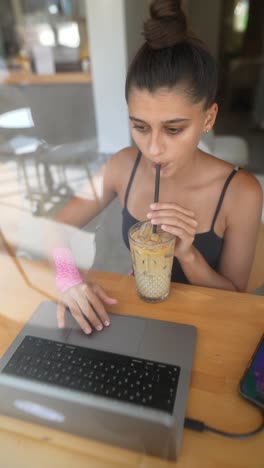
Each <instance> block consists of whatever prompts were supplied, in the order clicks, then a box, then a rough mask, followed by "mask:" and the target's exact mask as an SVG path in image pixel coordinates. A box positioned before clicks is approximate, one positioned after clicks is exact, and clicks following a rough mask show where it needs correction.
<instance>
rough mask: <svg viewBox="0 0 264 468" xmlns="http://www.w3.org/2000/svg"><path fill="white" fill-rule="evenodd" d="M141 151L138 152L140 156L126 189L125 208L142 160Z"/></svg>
mask: <svg viewBox="0 0 264 468" xmlns="http://www.w3.org/2000/svg"><path fill="white" fill-rule="evenodd" d="M141 155H142V153H141V151H139V152H138V155H137V159H136V161H135V164H134V166H133V169H132V172H131V175H130V179H129V181H128V184H127V189H126V194H125V202H124V208H126V207H127V200H128V195H129V192H130V188H131V185H132V182H133V179H134V177H135V173H136V170H137V167H138V165H139V161H140V159H141Z"/></svg>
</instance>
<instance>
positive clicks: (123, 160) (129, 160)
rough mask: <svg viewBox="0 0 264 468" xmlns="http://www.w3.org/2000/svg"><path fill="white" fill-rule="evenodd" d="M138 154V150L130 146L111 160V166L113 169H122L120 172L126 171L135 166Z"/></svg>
mask: <svg viewBox="0 0 264 468" xmlns="http://www.w3.org/2000/svg"><path fill="white" fill-rule="evenodd" d="M137 154H138V149H137V148H135V147H133V146H128V147H127V148H123V149H122V150H120V151H118V152H117V153H115V154H114V155H113V156H112V157H111V159H110V160H109V164H111V166H112V167H120V170H121V169H124V168H125V167H129V166H131V165H133V164H134V162H135V160H136V157H137Z"/></svg>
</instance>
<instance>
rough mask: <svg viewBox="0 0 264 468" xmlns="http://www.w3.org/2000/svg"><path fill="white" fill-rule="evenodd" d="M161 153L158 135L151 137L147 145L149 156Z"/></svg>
mask: <svg viewBox="0 0 264 468" xmlns="http://www.w3.org/2000/svg"><path fill="white" fill-rule="evenodd" d="M161 153H162V141H161V138H160V136H159V135H152V136H151V140H150V143H149V155H150V156H152V157H154V156H159V155H160V154H161Z"/></svg>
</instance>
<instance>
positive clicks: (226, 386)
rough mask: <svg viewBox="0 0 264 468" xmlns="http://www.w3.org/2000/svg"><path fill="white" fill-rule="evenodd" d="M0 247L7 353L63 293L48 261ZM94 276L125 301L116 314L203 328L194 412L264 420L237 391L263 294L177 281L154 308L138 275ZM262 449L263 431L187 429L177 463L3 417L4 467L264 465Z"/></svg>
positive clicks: (224, 422) (259, 322)
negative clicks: (40, 308) (228, 434)
mask: <svg viewBox="0 0 264 468" xmlns="http://www.w3.org/2000/svg"><path fill="white" fill-rule="evenodd" d="M0 252H1V253H0V265H1V274H0V355H2V354H3V353H4V351H5V350H6V348H7V347H8V346H9V345H10V343H11V342H12V340H13V339H14V338H15V336H16V335H17V333H18V332H19V330H20V329H21V327H22V326H23V324H24V323H25V321H26V320H27V319H28V318H29V317H30V316H31V314H32V313H33V312H34V310H35V308H36V307H37V305H38V304H39V303H40V302H41V301H43V300H45V299H46V298H47V297H49V298H56V291H55V288H54V281H53V274H52V272H51V270H50V268H49V267H48V265H47V264H45V263H41V262H32V261H28V260H23V261H21V260H20V261H19V263H17V260H16V259H15V258H12V257H10V256H9V255H8V254H7V253H5V248H4V246H3V245H2V249H1V245H0ZM87 277H89V278H91V279H94V280H95V281H97V283H98V284H100V285H101V286H103V287H104V288H105V289H106V290H107V291H108V292H111V294H112V295H113V296H114V297H116V298H117V299H118V304H117V305H115V306H112V307H111V311H112V312H114V313H118V314H130V315H138V316H146V317H150V318H154V319H155V318H156V319H164V320H169V321H172V322H179V323H190V324H193V325H195V326H196V327H197V328H198V339H197V348H196V353H195V360H194V368H193V374H192V381H191V388H190V393H189V400H188V407H187V415H188V416H190V417H193V418H197V419H201V420H203V421H205V422H206V423H207V424H208V425H211V426H214V427H218V428H220V429H223V430H227V431H233V432H246V431H249V430H251V429H254V428H255V427H257V426H258V425H259V424H260V423H261V417H260V413H259V411H258V410H257V409H256V408H255V407H254V406H253V405H250V404H249V403H247V402H246V401H244V400H243V398H242V397H240V395H239V394H238V382H239V379H240V377H241V375H242V373H243V370H244V368H245V366H246V364H247V362H248V360H249V358H250V356H251V354H252V352H253V350H254V348H255V346H256V344H257V342H258V340H259V338H260V336H261V334H262V332H263V328H264V299H263V298H262V297H257V296H251V295H249V294H241V293H233V292H225V291H218V290H213V289H207V288H200V287H192V286H185V285H178V284H174V285H173V286H172V291H171V295H170V297H169V298H168V299H167V300H166V301H165V302H163V303H160V304H155V305H153V304H147V303H144V302H143V301H141V300H140V299H139V298H138V297H137V295H136V293H135V289H134V279H133V278H130V277H128V276H125V275H118V274H112V273H103V272H89V273H87ZM109 310H110V309H109ZM157 345H160V346H162V343H158V344H157ZM263 446H264V434H263V433H262V434H259V435H257V436H256V437H253V438H252V439H249V440H231V439H225V438H223V437H220V436H217V435H214V434H210V433H202V434H199V433H196V432H192V431H189V430H185V431H184V438H183V445H182V450H181V454H180V457H179V459H178V461H177V462H176V463H172V462H166V461H163V460H160V459H156V458H151V457H148V456H147V455H144V454H138V453H135V452H130V451H128V450H124V449H121V448H120V449H119V448H114V447H111V446H109V445H104V444H101V443H99V442H96V441H92V440H88V439H84V438H80V437H76V436H74V435H70V434H66V433H63V432H59V431H55V430H51V429H48V428H46V427H42V426H37V425H32V424H29V423H25V422H23V421H20V420H15V419H11V418H8V417H3V416H0V453H1V456H0V467H1V468H2V467H3V468H9V467H10V468H24V467H25V468H31V467H32V468H33V467H34V468H35V467H36V466H38V468H42V467H43V468H44V467H45V468H47V467H53V466H56V467H58V468H59V467H63V468H68V467H69V468H70V467H71V468H72V467H73V466H74V467H75V468H82V467H87V466H89V467H96V468H97V467H100V468H101V467H116V468H118V467H142V468H143V467H144V468H145V467H151V468H152V467H153V468H156V467H169V466H177V467H179V468H198V467H199V468H225V467H226V468H262V467H263Z"/></svg>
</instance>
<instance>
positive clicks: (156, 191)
mask: <svg viewBox="0 0 264 468" xmlns="http://www.w3.org/2000/svg"><path fill="white" fill-rule="evenodd" d="M159 186H160V164H156V177H155V194H154V203H156V202H158V201H159ZM152 232H153V234H156V233H157V224H153V228H152Z"/></svg>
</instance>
